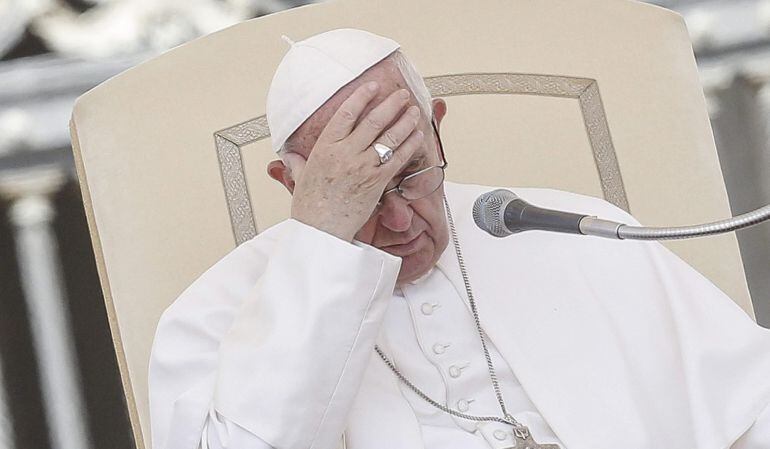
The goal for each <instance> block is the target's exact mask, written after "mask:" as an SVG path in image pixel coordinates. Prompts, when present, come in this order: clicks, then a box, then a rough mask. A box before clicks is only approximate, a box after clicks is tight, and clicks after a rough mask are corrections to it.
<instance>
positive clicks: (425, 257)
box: [396, 245, 436, 285]
mask: <svg viewBox="0 0 770 449" xmlns="http://www.w3.org/2000/svg"><path fill="white" fill-rule="evenodd" d="M434 249H435V248H434V247H433V245H430V246H429V247H428V248H424V249H422V250H420V251H418V252H416V253H414V254H410V255H408V256H405V257H403V258H402V260H401V270H400V271H399V272H398V279H397V281H396V284H397V285H400V284H405V283H407V282H412V281H415V280H417V279H419V278H420V277H422V276H424V275H425V274H426V273H428V272H429V271H430V269H431V268H433V266H434V265H435V264H436V257H435V251H434Z"/></svg>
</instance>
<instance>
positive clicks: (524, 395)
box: [149, 183, 770, 449]
mask: <svg viewBox="0 0 770 449" xmlns="http://www.w3.org/2000/svg"><path fill="white" fill-rule="evenodd" d="M445 189H446V195H447V199H448V201H449V204H450V207H451V208H452V211H453V214H454V217H455V220H456V225H457V232H458V236H459V240H460V243H461V245H462V249H463V253H464V256H465V261H466V267H467V270H468V274H469V276H470V281H471V286H472V288H473V292H474V296H475V298H476V301H477V305H478V308H479V314H480V317H481V323H482V326H483V327H484V331H485V333H486V335H487V337H488V341H489V342H490V343H491V344H490V352H491V355H492V357H493V360H494V364H495V367H496V368H497V371H498V375H499V377H500V383H501V388H502V391H503V395H504V398H505V400H506V404H507V406H508V408H509V410H510V411H511V412H512V414H513V415H514V417H515V418H516V419H517V420H519V421H520V422H522V423H523V424H525V425H527V426H529V427H530V430H531V431H532V433H533V435H534V437H535V439H536V440H537V441H538V442H540V443H558V444H559V445H560V446H561V447H562V448H563V449H619V448H622V449H651V448H655V449H667V448H671V449H727V448H729V447H731V445H732V447H733V448H734V449H768V448H770V405H769V404H770V330H767V329H763V328H761V327H760V326H758V325H756V324H755V323H754V322H753V321H752V320H751V319H750V318H749V317H748V316H747V315H746V314H745V313H744V312H743V311H742V310H741V309H740V308H739V307H738V306H737V305H736V304H735V303H734V302H733V301H731V300H730V298H728V297H727V296H726V295H725V294H724V293H722V292H721V291H720V290H719V289H717V288H716V287H715V286H714V285H713V284H711V283H710V282H709V281H708V280H707V279H705V278H704V277H703V276H701V275H700V274H699V273H697V272H696V271H695V270H693V269H692V268H691V267H690V266H688V265H687V264H686V263H684V262H683V261H682V260H681V259H679V258H678V257H676V256H675V255H674V254H673V253H671V252H670V251H668V250H667V249H665V248H664V247H663V246H662V245H660V244H659V243H653V242H639V241H613V240H607V239H601V238H596V237H586V236H577V235H566V234H555V233H546V232H539V231H533V232H526V233H521V234H516V235H514V236H511V237H508V238H506V239H496V238H494V237H491V236H489V235H487V234H485V233H484V232H483V231H481V230H479V229H478V228H477V227H476V226H475V224H473V221H472V218H471V208H472V205H473V201H474V200H475V199H476V197H477V196H478V195H479V194H481V193H483V192H486V191H488V190H490V188H487V187H481V186H465V185H459V184H453V183H446V185H445ZM512 190H513V191H514V192H515V193H517V194H518V195H519V196H521V197H522V198H524V199H526V200H528V201H531V202H532V203H534V204H537V205H539V206H543V207H549V208H555V209H562V210H568V211H575V212H581V213H585V214H591V215H597V216H599V217H601V218H606V219H609V220H616V221H620V222H625V223H629V224H636V223H637V222H636V220H634V219H633V217H631V216H630V215H628V214H627V213H626V212H624V211H622V210H620V209H618V208H617V207H615V206H612V205H611V204H609V203H607V202H606V201H603V200H600V199H596V198H592V197H587V196H582V195H577V194H573V193H567V192H560V191H555V190H547V189H524V188H522V189H512ZM399 264H400V259H399V258H397V257H394V256H392V255H390V254H387V253H385V252H383V251H380V250H378V249H376V248H373V247H371V246H369V245H365V244H361V243H358V242H356V243H355V244H350V243H347V242H344V241H342V240H339V239H337V238H336V237H333V236H331V235H329V234H326V233H324V232H321V231H318V230H316V229H314V228H312V227H309V226H306V225H304V224H302V223H299V222H297V221H294V220H287V221H284V222H282V223H280V224H278V225H276V226H274V227H272V228H270V229H268V230H266V231H265V232H263V233H262V234H260V235H259V236H257V237H256V238H254V239H252V240H250V241H248V242H246V243H244V244H242V245H240V246H239V247H238V248H236V249H235V250H233V251H232V252H231V253H230V254H228V255H227V256H225V257H224V258H223V259H222V260H221V261H219V262H218V263H217V264H215V265H214V266H213V267H212V268H210V269H209V270H208V271H207V272H206V273H204V274H203V275H202V276H201V277H200V278H199V279H198V280H197V281H196V282H194V283H193V284H192V285H191V286H190V287H189V288H188V289H187V290H185V292H184V293H182V295H181V296H180V297H179V298H178V299H177V301H176V302H175V303H174V304H173V305H172V306H171V307H170V308H169V309H168V310H167V311H166V312H165V313H164V314H163V317H162V319H161V321H160V324H159V325H158V330H157V333H156V337H155V343H154V346H153V352H152V358H151V362H150V379H149V381H150V408H151V421H152V441H153V449H196V448H198V447H203V448H224V447H227V448H241V449H249V448H255V449H256V448H258V449H266V448H270V447H274V448H278V449H311V448H312V449H337V448H339V447H341V445H342V441H343V440H342V435H343V432H344V444H345V445H346V447H347V448H349V449H395V448H398V449H412V448H415V449H418V448H424V449H439V448H440V449H475V448H479V449H481V448H504V447H510V446H511V445H512V444H513V442H512V439H511V436H510V433H509V429H508V428H507V427H506V426H504V425H501V424H497V423H481V424H479V423H473V422H469V421H466V420H463V419H457V418H454V417H452V416H449V415H447V414H446V413H444V412H441V411H439V410H437V409H435V408H433V407H432V406H430V405H429V404H427V403H426V402H424V401H423V400H422V399H420V398H419V397H417V395H415V394H414V393H413V392H412V391H410V390H409V389H408V388H406V387H405V386H404V385H403V384H401V383H400V382H399V381H398V379H397V378H396V376H395V375H394V374H393V373H392V372H391V371H390V370H389V368H388V367H387V366H386V365H385V364H384V363H383V362H382V360H380V358H379V357H378V356H377V355H376V353H375V352H374V351H373V346H374V344H375V343H377V344H379V345H380V347H381V348H382V349H383V350H384V351H385V353H386V354H388V355H389V356H390V357H391V358H392V359H394V361H395V362H396V364H397V366H398V367H399V369H400V370H401V371H402V372H403V373H404V374H405V375H406V377H407V378H409V379H410V380H411V381H412V382H413V383H415V384H416V385H417V386H418V387H420V388H421V389H422V390H423V391H425V392H426V393H427V394H428V395H429V396H431V397H432V398H434V399H436V400H438V401H440V402H442V403H445V404H447V405H448V406H450V407H452V408H455V409H460V410H466V411H467V413H469V414H475V415H496V416H499V415H500V410H499V406H498V405H497V401H496V399H495V396H494V393H493V390H492V386H491V382H490V380H489V375H488V373H487V370H486V361H485V359H484V356H483V352H482V349H481V345H480V343H479V337H478V334H477V333H476V330H475V327H474V323H473V318H472V315H471V314H470V309H469V306H468V304H467V299H466V294H465V288H464V285H463V281H462V278H461V275H460V270H459V266H458V263H457V258H456V256H455V253H454V249H453V247H452V244H451V242H450V245H449V246H448V247H447V249H446V251H445V252H444V253H443V254H442V256H441V258H440V260H439V262H438V264H437V266H436V268H434V269H433V270H432V271H431V272H430V274H429V275H427V276H425V277H424V278H422V279H421V280H420V281H418V282H416V283H414V284H409V285H406V286H404V287H403V288H401V289H396V288H395V281H396V277H397V274H398V269H399Z"/></svg>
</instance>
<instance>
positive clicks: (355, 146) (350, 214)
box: [286, 82, 423, 241]
mask: <svg viewBox="0 0 770 449" xmlns="http://www.w3.org/2000/svg"><path fill="white" fill-rule="evenodd" d="M378 89H379V87H378V86H377V84H376V83H374V82H370V83H366V84H363V85H362V86H360V87H358V89H356V90H355V92H353V94H352V95H350V97H348V98H347V100H345V102H343V103H342V105H341V106H340V107H339V109H338V110H337V111H336V112H335V114H334V115H333V116H332V118H331V119H330V120H329V123H327V125H326V127H325V128H324V130H323V131H322V132H321V135H320V136H319V137H318V140H317V141H316V144H315V146H314V147H313V150H312V151H311V153H310V156H309V157H308V158H307V161H305V159H304V158H303V157H302V156H301V155H299V154H296V153H287V155H286V158H287V164H288V165H289V168H290V169H291V172H292V177H293V178H294V180H295V186H294V194H293V198H292V205H291V217H292V218H294V219H295V220H298V221H301V222H303V223H305V224H307V225H310V226H313V227H315V228H317V229H320V230H322V231H325V232H328V233H329V234H332V235H335V236H337V237H339V238H341V239H343V240H346V241H352V240H353V237H354V236H355V234H356V232H358V230H359V229H360V228H361V227H362V226H363V225H364V224H365V223H366V222H367V220H369V217H370V216H371V214H372V212H373V211H374V208H375V207H376V205H377V202H378V201H379V199H380V196H381V195H382V192H383V191H384V190H385V186H386V185H387V184H388V182H390V180H391V179H392V178H393V177H394V176H395V175H396V174H397V173H398V172H399V170H400V169H401V168H402V167H403V166H404V165H405V164H406V162H408V161H409V159H410V158H411V156H412V154H413V153H414V151H415V150H416V149H417V148H419V146H420V145H422V141H423V133H422V131H420V130H417V129H416V127H417V123H418V122H419V118H420V108H419V107H417V106H411V107H409V108H407V110H406V111H405V112H404V113H403V114H401V116H400V117H399V118H398V120H396V121H395V123H393V121H394V120H395V119H396V117H398V115H399V113H401V111H403V109H404V106H406V105H407V103H408V101H409V92H408V91H407V90H406V89H401V90H398V91H396V92H393V93H392V94H391V95H389V96H388V97H387V98H386V99H385V100H383V101H382V102H381V103H380V104H379V105H377V106H376V107H375V108H374V109H372V110H371V111H369V113H368V114H366V116H364V117H363V118H361V119H360V120H359V118H360V117H361V115H362V113H363V111H364V110H365V109H366V106H367V105H368V104H369V103H370V102H371V101H372V100H373V99H374V98H375V97H376V94H377V90H378ZM390 123H393V125H392V126H390V127H389V128H387V129H386V127H387V126H388V125H389V124H390ZM374 142H379V143H382V144H384V145H387V146H388V147H390V148H392V149H393V157H392V158H391V160H390V161H388V162H387V163H385V164H380V159H379V156H378V155H377V152H376V151H374V149H372V148H371V145H372V144H373V143H374Z"/></svg>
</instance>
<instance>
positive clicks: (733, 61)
mask: <svg viewBox="0 0 770 449" xmlns="http://www.w3.org/2000/svg"><path fill="white" fill-rule="evenodd" d="M616 1H620V0H616ZM304 3H308V2H307V1H292V0H186V1H182V0H0V449H20V448H25V449H27V448H41V449H47V448H52V449H58V448H62V449H90V448H110V449H124V448H125V449H128V448H132V447H133V446H134V442H133V441H132V436H131V431H130V427H129V423H128V417H127V412H126V405H125V401H124V399H123V392H122V387H121V381H120V376H119V374H118V369H117V363H116V360H115V355H114V351H113V347H112V341H111V337H110V333H109V325H108V322H107V315H106V313H105V308H104V304H103V302H102V295H101V290H100V286H99V280H98V276H97V272H96V266H95V263H94V260H93V253H92V249H91V241H90V237H89V233H88V226H87V223H86V219H85V214H84V211H83V204H82V202H81V198H80V190H79V187H78V184H77V177H76V174H75V168H74V164H73V159H72V151H71V148H70V137H69V131H68V120H69V116H70V113H71V110H72V106H73V103H74V100H75V98H77V97H78V96H79V95H80V94H82V93H83V92H85V91H86V90H88V89H90V88H92V87H94V86H96V85H97V84H99V83H101V82H102V81H104V80H106V79H107V78H109V77H111V76H113V75H115V74H117V73H119V72H121V71H123V70H125V69H128V68H129V67H132V66H134V65H136V64H139V63H140V62H142V61H144V60H146V59H148V58H151V57H153V56H155V55H157V54H158V53H160V52H163V51H164V50H167V49H169V48H171V47H174V46H176V45H179V44H182V43H184V42H186V41H189V40H191V39H194V38H196V37H198V36H201V35H205V34H208V33H210V32H213V31H216V30H218V29H221V28H224V27H227V26H229V25H231V24H234V23H237V22H240V21H243V20H246V19H249V18H253V17H257V16H260V15H264V14H269V13H272V12H276V11H279V10H283V9H287V8H291V7H295V6H298V5H301V4H304ZM650 3H655V4H658V5H661V6H664V7H668V8H671V9H674V10H676V11H678V12H680V13H681V14H682V15H683V16H684V17H685V20H686V22H687V25H688V29H689V31H690V35H691V38H692V41H693V46H694V48H695V53H696V58H697V60H698V65H699V67H700V73H701V81H702V85H703V90H704V92H705V95H706V99H707V103H708V111H709V115H710V117H711V121H712V126H713V129H714V134H715V137H716V140H717V148H718V150H719V158H720V162H721V165H722V170H723V172H724V178H725V182H726V185H727V191H728V194H729V197H730V203H731V208H732V212H733V215H737V214H740V213H743V212H747V211H749V210H753V209H756V208H758V207H760V206H763V205H765V204H768V203H770V163H769V162H770V0H720V1H713V0H711V1H709V0H658V1H654V2H650ZM117 125H118V126H119V125H120V124H117ZM674 150H675V149H672V151H674ZM714 218H715V219H717V218H723V217H714ZM738 240H739V244H740V249H741V252H742V256H743V261H744V265H745V269H746V275H747V279H748V284H749V289H750V292H751V296H752V298H753V301H754V307H755V311H756V315H757V320H758V322H759V323H760V324H761V325H763V326H765V327H770V223H766V224H764V225H760V226H756V227H754V228H750V229H747V230H743V231H740V232H739V233H738Z"/></svg>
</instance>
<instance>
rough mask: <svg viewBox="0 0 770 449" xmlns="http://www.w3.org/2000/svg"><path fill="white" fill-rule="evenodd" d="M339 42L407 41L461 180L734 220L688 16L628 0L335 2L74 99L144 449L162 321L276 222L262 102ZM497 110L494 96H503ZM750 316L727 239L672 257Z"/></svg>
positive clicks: (99, 252) (663, 218) (273, 19)
mask: <svg viewBox="0 0 770 449" xmlns="http://www.w3.org/2000/svg"><path fill="white" fill-rule="evenodd" d="M338 27H357V28H364V29H368V30H370V31H373V32H375V33H380V34H382V35H385V36H389V37H392V38H394V39H396V40H397V41H399V42H401V44H402V45H403V48H404V50H405V52H406V53H407V55H408V56H409V57H410V58H411V59H412V60H413V61H414V62H415V64H416V65H417V67H418V69H420V70H421V72H422V73H423V75H425V76H426V77H428V78H429V79H428V84H429V86H430V88H431V89H432V91H433V92H434V94H435V95H438V96H445V97H446V98H447V102H448V105H449V111H448V115H447V117H446V119H445V121H444V122H443V126H442V128H443V129H442V131H443V140H444V143H445V147H446V151H447V156H448V159H449V162H450V170H449V177H450V178H451V179H453V180H458V181H472V182H476V183H484V184H497V185H511V186H541V187H551V188H556V189H564V190H570V191H574V192H579V193H584V194H588V195H593V196H597V197H604V198H606V199H608V200H610V201H612V202H613V203H615V204H617V205H619V206H621V207H624V208H629V210H630V211H631V213H633V214H634V215H635V216H636V217H637V218H638V219H639V220H640V221H642V222H643V223H645V224H648V225H683V224H692V223H699V222H704V221H709V220H714V219H719V218H724V217H727V216H728V215H729V208H728V203H727V196H726V193H725V187H724V183H723V180H722V176H721V172H720V168H719V162H718V159H717V153H716V151H715V148H714V142H713V138H712V134H711V129H710V126H709V121H708V117H707V114H706V107H705V102H704V97H703V93H702V91H701V88H700V85H699V82H698V73H697V70H696V66H695V61H694V58H693V53H692V48H691V46H690V43H689V39H688V35H687V32H686V30H685V26H684V23H683V21H682V19H681V17H680V16H678V15H677V14H674V13H672V12H669V11H667V10H664V9H661V8H658V7H654V6H650V5H646V4H641V3H635V2H630V1H626V0H538V1H526V0H482V1H479V0H476V1H467V0H420V1H412V0H390V1H383V0H366V1H364V0H339V1H330V2H328V3H323V4H319V5H314V6H310V7H303V8H298V9H295V10H291V11H288V12H284V13H279V14H275V15H271V16H268V17H264V18H259V19H255V20H250V21H248V22H244V23H241V24H238V25H236V26H233V27H230V28H228V29H226V30H223V31H220V32H217V33H214V34H211V35H209V36H206V37H204V38H201V39H197V40H195V41H193V42H191V43H188V44H186V45H183V46H181V47H178V48H175V49H174V50H171V51H169V52H167V53H165V54H163V55H162V56H160V57H157V58H155V59H153V60H151V61H148V62H146V63H144V64H141V65H140V66H138V67H135V68H133V69H131V70H128V71H127V72H125V73H123V74H121V75H119V76H116V77H114V78H112V79H110V80H109V81H107V82H105V83H103V84H102V85H100V86H98V87H97V88H95V89H93V90H91V91H90V92H88V93H86V94H84V95H83V96H82V97H81V98H79V100H78V102H77V104H76V106H75V109H74V112H73V116H72V122H71V129H72V138H73V146H74V151H75V156H76V160H77V165H78V170H79V171H78V173H79V176H80V181H81V186H82V190H83V196H84V201H85V204H86V209H87V211H88V215H89V224H90V226H91V232H92V238H93V243H94V249H95V253H96V258H97V261H98V265H99V270H100V275H101V279H102V286H103V289H104V293H105V297H106V301H107V309H108V312H109V316H110V319H111V324H112V330H113V335H114V339H115V346H116V350H117V352H118V357H119V360H120V367H121V369H122V374H123V379H124V383H125V389H126V394H127V397H128V402H129V404H130V407H131V418H132V421H133V425H134V430H135V434H136V437H137V441H138V444H139V446H140V447H141V446H142V444H144V447H149V441H150V437H149V419H148V405H147V382H146V378H147V364H148V357H149V351H150V347H151V343H152V338H153V331H154V328H155V325H156V322H157V319H158V317H159V315H160V314H161V312H162V311H163V310H164V309H165V308H166V307H167V306H168V305H169V304H170V303H171V302H172V301H173V300H174V298H175V297H176V296H177V295H178V294H179V293H180V292H181V291H182V290H183V289H184V288H185V287H186V286H187V285H189V284H190V283H191V282H192V281H193V280H194V279H195V278H196V277H197V276H198V275H200V274H201V273H202V272H203V271H204V270H206V269H207V268H208V267H209V266H211V265H212V264H213V263H215V262H216V261H217V260H218V259H219V258H220V257H222V256H223V255H224V254H225V253H227V252H228V251H230V250H231V249H233V248H234V247H235V246H236V243H237V242H241V241H243V240H244V239H248V238H250V237H252V236H253V235H255V233H256V232H257V231H258V230H263V229H265V228H266V227H268V226H270V225H271V224H274V223H276V222H277V221H279V220H281V219H283V218H285V217H286V216H287V211H288V200H289V196H288V195H287V193H286V192H285V191H284V190H283V189H282V188H281V187H280V186H279V185H277V184H276V183H274V182H272V181H271V180H269V178H268V177H267V176H266V175H265V164H266V162H267V161H268V160H270V159H271V158H273V157H274V155H273V154H272V153H271V151H270V149H269V147H270V145H269V139H265V138H266V137H267V136H268V134H267V129H266V125H265V120H264V117H263V114H264V103H265V94H266V90H267V86H268V84H269V81H270V79H271V77H272V74H273V70H274V68H275V67H276V65H277V64H278V61H279V60H280V58H281V56H282V55H283V53H284V52H285V50H286V44H285V43H284V42H283V41H282V40H281V39H280V35H281V34H287V35H289V36H290V37H291V38H293V39H295V40H299V39H302V38H304V37H307V36H309V35H311V34H315V33H316V32H320V31H323V30H328V29H332V28H338ZM493 94H496V95H493ZM667 245H668V246H669V247H670V248H671V249H673V250H674V251H675V252H676V253H677V254H679V255H680V256H681V257H683V258H684V259H685V260H687V261H688V262H689V263H690V264H691V265H692V266H694V267H695V268H696V269H697V270H699V271H700V272H701V273H703V274H704V275H706V276H707V277H709V278H710V279H711V280H713V282H714V283H716V284H717V285H718V286H719V287H721V288H722V289H723V290H724V291H725V292H727V293H728V294H729V295H730V296H731V297H732V298H733V299H734V300H735V301H736V302H737V303H738V304H740V305H741V306H742V307H743V308H744V309H745V310H746V311H747V312H749V313H751V302H750V299H749V295H748V290H747V287H746V282H745V277H744V273H743V267H742V264H741V261H740V256H739V252H738V246H737V243H736V239H735V237H734V236H733V235H726V236H720V237H713V238H707V239H698V240H692V241H686V242H675V243H667Z"/></svg>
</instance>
